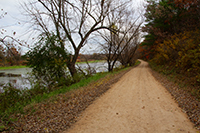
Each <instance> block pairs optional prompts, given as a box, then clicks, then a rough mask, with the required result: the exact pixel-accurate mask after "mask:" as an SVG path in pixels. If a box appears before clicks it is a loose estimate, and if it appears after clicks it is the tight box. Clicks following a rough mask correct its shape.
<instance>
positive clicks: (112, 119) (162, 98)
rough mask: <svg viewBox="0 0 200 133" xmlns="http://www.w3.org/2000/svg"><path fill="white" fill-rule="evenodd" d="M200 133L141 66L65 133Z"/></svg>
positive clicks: (121, 80)
mask: <svg viewBox="0 0 200 133" xmlns="http://www.w3.org/2000/svg"><path fill="white" fill-rule="evenodd" d="M168 132H172V133H197V132H198V131H197V130H196V129H195V128H193V124H192V123H191V122H190V121H189V120H188V119H187V116H186V114H184V113H183V112H182V110H181V109H180V108H179V107H178V105H177V104H176V103H175V101H174V100H173V99H172V97H171V95H170V94H169V93H168V92H167V90H166V89H165V88H164V87H163V86H162V85H161V84H160V83H158V82H157V81H156V80H155V79H154V77H153V76H152V75H151V73H150V69H149V67H148V64H147V63H146V62H144V61H141V64H140V65H139V66H137V67H136V68H134V69H132V70H131V71H129V72H128V73H127V74H125V75H124V76H123V77H122V78H121V79H120V81H118V82H117V83H116V84H114V85H113V86H112V87H111V89H109V90H108V91H107V92H106V93H105V94H103V95H102V96H101V97H100V98H98V99H97V100H96V101H94V103H93V104H91V105H90V106H89V107H88V108H87V109H86V110H85V111H84V112H83V113H82V114H81V116H80V118H79V120H78V122H77V123H75V124H74V125H73V126H72V127H71V128H70V129H68V130H67V131H65V133H168Z"/></svg>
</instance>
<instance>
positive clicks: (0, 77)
mask: <svg viewBox="0 0 200 133" xmlns="http://www.w3.org/2000/svg"><path fill="white" fill-rule="evenodd" d="M89 65H90V67H91V68H92V69H93V70H95V72H97V73H98V72H106V71H107V68H108V64H107V62H105V61H104V62H97V63H89ZM119 65H120V63H119V62H117V63H116V66H119ZM76 67H80V68H81V69H82V70H86V69H87V68H88V65H87V64H86V63H83V64H82V63H81V64H77V65H76ZM31 70H32V69H31V68H19V69H7V70H0V90H1V89H2V86H3V85H4V84H7V83H11V84H13V85H14V86H15V87H16V88H18V89H24V88H28V89H29V88H30V87H31V86H30V82H29V80H28V79H27V77H28V74H27V73H29V72H31Z"/></svg>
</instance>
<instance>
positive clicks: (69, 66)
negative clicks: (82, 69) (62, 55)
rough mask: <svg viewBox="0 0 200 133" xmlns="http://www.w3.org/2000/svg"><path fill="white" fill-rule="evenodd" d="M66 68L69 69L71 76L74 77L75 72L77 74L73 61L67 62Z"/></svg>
mask: <svg viewBox="0 0 200 133" xmlns="http://www.w3.org/2000/svg"><path fill="white" fill-rule="evenodd" d="M67 67H68V69H69V72H70V74H71V76H72V77H74V76H75V75H76V74H77V71H76V67H75V63H72V62H71V63H69V64H68V65H67Z"/></svg>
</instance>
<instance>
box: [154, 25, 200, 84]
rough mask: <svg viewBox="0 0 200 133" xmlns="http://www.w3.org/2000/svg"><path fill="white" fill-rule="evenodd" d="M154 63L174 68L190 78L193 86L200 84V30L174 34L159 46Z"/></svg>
mask: <svg viewBox="0 0 200 133" xmlns="http://www.w3.org/2000/svg"><path fill="white" fill-rule="evenodd" d="M152 61H153V62H155V63H156V64H160V65H168V66H173V67H174V68H176V70H178V72H180V73H184V74H187V75H189V76H190V79H191V81H192V82H193V84H200V30H199V29H196V30H195V31H185V32H183V33H179V34H174V35H172V36H171V37H170V39H168V40H165V41H163V43H160V44H158V46H157V48H156V55H155V56H154V58H153V59H152Z"/></svg>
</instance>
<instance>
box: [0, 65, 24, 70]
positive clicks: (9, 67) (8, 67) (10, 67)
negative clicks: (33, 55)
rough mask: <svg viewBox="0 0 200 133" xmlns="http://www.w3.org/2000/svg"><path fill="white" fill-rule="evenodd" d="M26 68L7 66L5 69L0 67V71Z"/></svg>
mask: <svg viewBox="0 0 200 133" xmlns="http://www.w3.org/2000/svg"><path fill="white" fill-rule="evenodd" d="M26 67H27V66H7V67H0V70H6V69H18V68H26Z"/></svg>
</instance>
